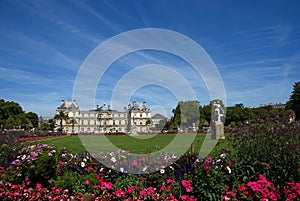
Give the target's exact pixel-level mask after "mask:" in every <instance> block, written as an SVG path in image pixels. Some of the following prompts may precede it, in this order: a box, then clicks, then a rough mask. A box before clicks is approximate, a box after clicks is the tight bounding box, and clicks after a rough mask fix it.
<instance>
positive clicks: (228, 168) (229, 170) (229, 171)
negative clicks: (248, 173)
mask: <svg viewBox="0 0 300 201" xmlns="http://www.w3.org/2000/svg"><path fill="white" fill-rule="evenodd" d="M226 168H227V170H228V173H229V174H231V169H230V167H228V166H227V167H226Z"/></svg>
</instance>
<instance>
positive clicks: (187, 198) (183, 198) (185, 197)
mask: <svg viewBox="0 0 300 201" xmlns="http://www.w3.org/2000/svg"><path fill="white" fill-rule="evenodd" d="M180 199H181V200H184V201H197V199H195V198H191V197H189V196H187V195H182V196H181V197H180Z"/></svg>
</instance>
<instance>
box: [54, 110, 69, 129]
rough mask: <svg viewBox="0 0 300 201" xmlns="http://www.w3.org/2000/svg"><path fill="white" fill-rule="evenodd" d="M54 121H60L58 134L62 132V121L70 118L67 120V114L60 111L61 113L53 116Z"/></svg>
mask: <svg viewBox="0 0 300 201" xmlns="http://www.w3.org/2000/svg"><path fill="white" fill-rule="evenodd" d="M54 119H55V120H59V121H60V129H59V132H62V131H63V126H62V125H63V121H66V120H68V119H70V118H69V116H68V114H66V113H65V112H64V111H62V110H61V111H59V112H58V114H56V115H55V116H54Z"/></svg>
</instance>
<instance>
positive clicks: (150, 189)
mask: <svg viewBox="0 0 300 201" xmlns="http://www.w3.org/2000/svg"><path fill="white" fill-rule="evenodd" d="M153 192H154V188H153V187H148V188H147V195H152V193H153Z"/></svg>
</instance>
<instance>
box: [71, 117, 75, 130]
mask: <svg viewBox="0 0 300 201" xmlns="http://www.w3.org/2000/svg"><path fill="white" fill-rule="evenodd" d="M75 122H76V121H75V119H74V118H71V120H70V124H72V133H74V125H75Z"/></svg>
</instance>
